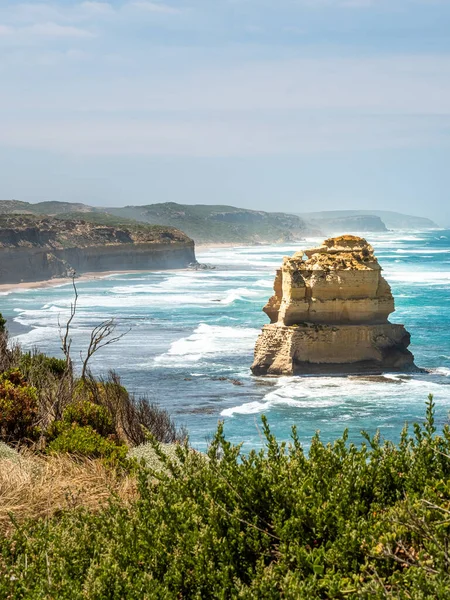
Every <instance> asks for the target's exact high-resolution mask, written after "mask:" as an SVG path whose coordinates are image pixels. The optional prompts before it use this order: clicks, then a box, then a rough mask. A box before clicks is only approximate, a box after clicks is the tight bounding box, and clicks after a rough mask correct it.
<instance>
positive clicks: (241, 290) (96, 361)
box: [0, 230, 450, 450]
mask: <svg viewBox="0 0 450 600" xmlns="http://www.w3.org/2000/svg"><path fill="white" fill-rule="evenodd" d="M366 237H368V239H369V241H370V242H371V243H372V244H373V246H374V247H375V251H376V255H377V257H378V259H379V261H380V263H381V265H382V266H383V268H384V276H385V277H386V279H387V280H388V282H389V283H390V284H391V286H392V291H393V293H394V296H395V301H396V312H395V313H394V314H393V315H392V316H391V321H392V322H395V323H403V324H404V325H405V326H406V328H407V330H408V331H409V332H410V333H411V337H412V343H411V350H412V352H413V353H414V355H415V357H416V364H417V365H418V366H420V367H423V368H425V369H427V370H428V372H426V373H420V374H415V375H409V374H404V375H403V374H386V377H385V379H382V378H378V379H377V378H375V379H370V378H369V379H364V378H361V377H349V376H345V377H277V378H272V377H253V376H252V375H251V372H250V365H251V363H252V360H253V349H254V345H255V341H256V338H257V336H258V334H259V332H260V329H261V327H262V325H264V324H265V323H267V322H268V319H267V317H266V315H265V314H264V313H263V312H262V310H261V309H262V307H263V306H264V304H265V303H266V301H267V300H268V298H269V297H270V295H271V294H272V286H273V279H274V273H275V269H276V268H277V267H279V266H280V264H281V261H282V258H283V256H285V255H291V254H293V253H294V252H295V251H298V250H299V249H305V248H309V247H314V246H315V245H317V244H318V243H319V242H320V241H321V240H319V239H308V240H306V241H299V242H297V243H293V244H286V245H282V246H281V245H280V246H256V247H255V246H253V247H240V248H232V249H231V248H220V249H210V250H199V251H198V252H197V258H198V260H199V261H200V262H202V263H208V264H210V265H213V266H215V269H211V270H204V271H203V270H199V271H190V270H185V271H158V272H149V273H139V274H126V275H125V274H119V273H118V274H112V275H108V276H105V277H98V278H96V279H94V280H90V281H79V282H78V283H77V288H78V293H79V300H78V309H77V313H76V318H75V319H74V321H73V324H72V328H71V336H72V338H73V342H72V356H73V358H74V360H75V361H76V362H78V364H80V352H81V353H83V352H85V350H86V347H87V344H88V340H89V335H90V331H91V330H92V328H93V327H94V326H95V325H97V324H99V323H100V322H102V321H104V320H105V319H109V318H110V317H114V318H115V319H116V322H117V333H123V332H127V333H126V335H124V337H123V338H122V339H120V340H119V341H118V342H117V343H116V344H114V345H110V346H108V347H107V348H104V349H103V350H101V351H99V352H98V353H97V354H96V355H94V357H93V358H92V361H91V367H92V370H93V371H94V373H96V374H103V375H106V374H107V372H108V370H109V369H114V370H115V371H117V372H118V373H119V375H120V377H121V378H122V381H123V383H124V384H125V385H126V386H127V387H128V389H129V390H131V391H133V392H134V393H136V394H137V395H145V396H147V397H148V398H149V399H150V400H151V401H154V402H157V403H159V404H160V405H161V406H163V407H164V408H166V409H167V410H168V411H169V412H170V414H171V415H172V416H173V417H174V418H175V420H176V421H177V423H179V424H184V425H186V427H187V428H188V430H189V434H190V440H191V443H192V444H193V445H194V446H195V447H197V448H198V449H205V448H206V447H207V444H208V441H209V440H210V439H211V437H212V435H213V434H214V431H215V430H216V427H217V422H218V421H219V420H223V421H224V422H225V431H226V435H227V437H228V439H230V440H232V441H233V442H236V443H238V442H244V449H247V450H248V449H250V448H251V447H260V446H261V445H262V444H263V443H264V441H263V437H262V434H261V415H262V414H265V415H267V417H268V419H269V424H270V426H271V429H272V431H273V432H274V433H275V434H276V436H277V437H278V438H279V439H280V440H288V439H289V437H290V433H291V428H292V425H294V424H295V425H296V426H297V430H298V433H299V436H300V438H301V440H302V442H303V443H304V444H305V447H308V443H309V441H310V438H311V436H312V435H313V434H314V432H315V431H317V430H320V432H321V437H322V439H324V440H325V441H332V440H334V439H336V438H337V437H338V436H340V435H341V434H342V432H343V430H344V429H345V428H348V430H349V437H350V439H351V440H352V441H355V442H356V443H359V442H360V441H361V439H362V438H361V436H360V431H361V430H362V429H365V430H366V431H368V432H370V433H371V434H374V433H375V432H376V431H377V430H379V431H380V433H381V435H382V436H383V437H384V438H387V439H393V440H396V439H398V436H399V433H400V430H401V429H402V427H403V425H404V424H405V422H409V423H413V422H416V421H422V420H423V417H424V406H425V401H426V399H427V396H428V394H429V393H432V394H433V395H434V398H435V401H436V405H437V408H436V417H437V419H436V420H437V424H438V426H439V427H441V426H442V425H443V424H444V423H446V422H447V420H448V412H449V410H450V385H449V384H450V336H449V327H450V231H444V230H433V231H426V232H423V231H422V232H395V233H394V232H390V233H383V234H370V235H367V234H366ZM73 298H74V296H73V289H72V286H71V285H70V284H65V285H59V286H57V287H48V288H42V289H38V290H36V289H35V290H21V291H17V292H16V291H15V292H12V293H4V294H2V295H1V296H0V312H2V313H3V315H4V316H5V317H7V318H8V321H9V327H10V330H11V332H12V334H13V335H14V336H15V337H16V339H17V340H18V341H19V342H20V343H21V344H22V345H23V346H24V347H25V348H32V347H34V346H36V347H38V348H39V349H40V350H42V351H44V352H46V353H49V354H53V355H60V354H61V350H60V339H59V326H58V321H59V322H60V323H61V324H64V323H65V321H66V320H67V317H68V314H69V310H70V305H71V303H72V302H73Z"/></svg>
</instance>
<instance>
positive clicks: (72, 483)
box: [0, 455, 136, 535]
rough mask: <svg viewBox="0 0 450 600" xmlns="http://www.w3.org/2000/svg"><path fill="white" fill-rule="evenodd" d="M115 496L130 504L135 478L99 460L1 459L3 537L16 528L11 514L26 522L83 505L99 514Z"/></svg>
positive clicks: (60, 457)
mask: <svg viewBox="0 0 450 600" xmlns="http://www.w3.org/2000/svg"><path fill="white" fill-rule="evenodd" d="M112 493H114V494H116V495H118V496H119V497H120V498H121V499H122V500H124V501H126V502H129V501H130V500H131V499H132V498H134V497H135V495H136V480H135V478H134V477H132V476H124V475H123V474H119V473H118V472H116V471H114V470H112V469H111V468H108V467H107V466H105V465H104V463H102V462H101V461H99V460H89V459H83V460H81V459H74V458H71V457H70V456H68V455H56V456H49V457H36V456H32V455H29V456H27V455H20V458H19V460H17V458H15V459H13V460H11V459H10V458H6V457H5V458H2V457H0V535H2V534H6V533H8V531H9V530H10V529H11V528H12V527H13V523H12V520H11V516H10V515H12V516H13V518H14V520H15V521H16V522H18V523H22V522H23V521H25V520H26V519H29V518H47V517H51V516H53V515H55V514H57V513H58V512H60V511H61V510H68V509H74V508H77V507H79V506H83V507H84V508H86V509H88V510H93V511H95V510H98V509H99V508H100V507H101V506H103V505H104V504H105V503H106V502H107V500H108V498H110V496H111V494H112Z"/></svg>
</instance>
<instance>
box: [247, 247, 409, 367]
mask: <svg viewBox="0 0 450 600" xmlns="http://www.w3.org/2000/svg"><path fill="white" fill-rule="evenodd" d="M305 255H306V257H305ZM381 271H382V269H381V267H380V265H379V264H378V260H377V259H376V257H375V255H374V250H373V248H372V246H371V245H370V244H369V243H368V242H367V241H366V240H365V239H363V238H360V237H356V236H353V235H343V236H340V237H335V238H330V239H328V240H325V242H324V243H323V244H322V246H320V247H319V248H314V249H312V250H307V251H305V252H297V253H296V254H294V255H293V256H292V257H285V258H284V260H283V265H282V267H281V269H278V270H277V273H276V277H275V284H274V290H275V294H274V296H272V297H271V298H270V300H269V302H268V303H267V305H266V306H265V307H264V309H263V310H264V312H265V313H266V314H267V315H268V317H269V318H270V321H271V323H270V325H265V326H264V328H263V330H262V333H261V335H260V336H259V338H258V340H257V342H256V347H255V360H254V363H253V365H252V371H253V373H254V374H255V375H266V374H273V375H294V374H299V375H301V374H322V373H323V374H325V373H329V374H350V373H353V374H359V373H364V374H365V373H370V374H380V373H383V372H386V371H391V372H392V371H408V370H415V369H416V367H415V365H414V356H413V355H412V354H411V352H410V351H409V350H408V346H409V344H410V334H409V333H408V332H407V331H406V329H405V327H404V326H403V325H398V324H393V323H390V322H389V321H388V317H389V315H390V314H391V313H392V312H394V310H395V308H394V298H393V296H392V292H391V288H390V286H389V284H388V283H387V281H386V280H385V279H384V278H383V276H382V274H381Z"/></svg>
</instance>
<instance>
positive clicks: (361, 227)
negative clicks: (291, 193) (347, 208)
mask: <svg viewBox="0 0 450 600" xmlns="http://www.w3.org/2000/svg"><path fill="white" fill-rule="evenodd" d="M310 223H311V226H312V227H315V228H316V229H319V230H320V231H323V232H324V233H325V234H328V235H337V234H340V233H343V232H344V231H345V232H348V231H357V232H358V233H363V232H368V231H377V232H384V231H388V229H387V227H386V225H385V224H384V223H383V221H382V220H381V219H380V217H377V216H375V215H349V216H347V217H334V218H323V219H312V220H311V221H310Z"/></svg>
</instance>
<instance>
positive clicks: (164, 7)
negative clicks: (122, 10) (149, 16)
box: [125, 0, 182, 15]
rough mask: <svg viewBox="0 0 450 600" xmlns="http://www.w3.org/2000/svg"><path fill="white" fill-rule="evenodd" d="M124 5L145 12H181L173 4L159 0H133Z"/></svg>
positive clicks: (171, 13)
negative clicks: (149, 0)
mask: <svg viewBox="0 0 450 600" xmlns="http://www.w3.org/2000/svg"><path fill="white" fill-rule="evenodd" d="M125 6H129V7H131V8H137V9H139V10H143V11H146V12H151V13H161V14H169V15H175V14H180V13H181V12H182V11H181V10H180V9H178V8H175V7H174V6H169V5H168V4H163V3H160V2H148V1H147V0H135V1H134V2H128V3H127V4H126V5H125Z"/></svg>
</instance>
